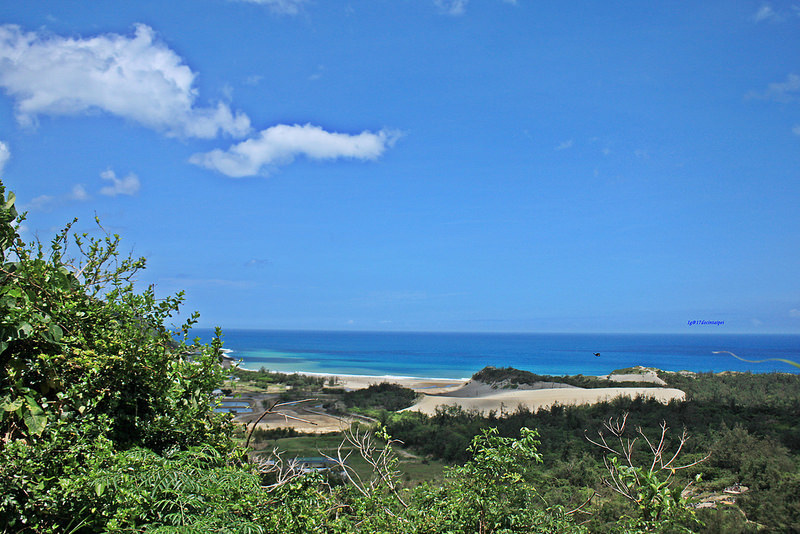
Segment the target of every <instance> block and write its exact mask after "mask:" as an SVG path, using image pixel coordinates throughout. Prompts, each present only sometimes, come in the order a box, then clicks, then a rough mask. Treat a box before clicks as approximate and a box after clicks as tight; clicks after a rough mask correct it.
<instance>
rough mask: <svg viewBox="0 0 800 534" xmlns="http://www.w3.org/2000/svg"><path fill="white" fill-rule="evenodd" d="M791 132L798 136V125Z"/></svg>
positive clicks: (799, 131)
mask: <svg viewBox="0 0 800 534" xmlns="http://www.w3.org/2000/svg"><path fill="white" fill-rule="evenodd" d="M792 132H793V133H794V134H795V135H800V124H796V125H795V127H794V128H792Z"/></svg>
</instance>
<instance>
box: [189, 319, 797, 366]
mask: <svg viewBox="0 0 800 534" xmlns="http://www.w3.org/2000/svg"><path fill="white" fill-rule="evenodd" d="M193 333H194V334H195V335H198V336H200V337H201V338H202V339H203V340H205V341H207V340H209V339H210V338H211V335H212V332H211V330H207V329H195V330H193ZM223 341H224V343H225V345H224V346H225V348H227V349H230V350H232V351H233V352H232V353H231V356H233V357H235V358H237V359H241V360H242V366H243V367H244V368H246V369H260V368H262V367H264V368H266V369H269V370H272V371H280V372H295V371H300V372H308V373H336V374H351V375H378V376H386V375H391V376H414V377H431V378H433V377H438V378H467V377H470V376H471V375H472V374H473V373H475V372H477V371H479V370H481V369H482V368H484V367H486V366H487V365H493V366H495V367H516V368H518V369H524V370H527V371H531V372H533V373H537V374H547V375H565V374H567V375H577V374H584V375H601V374H607V373H609V372H611V371H613V370H614V369H621V368H624V367H633V366H636V365H644V366H647V367H657V368H659V369H664V370H668V371H681V370H688V371H753V372H759V373H760V372H769V371H782V372H793V373H797V372H800V369H797V368H795V367H792V366H790V365H787V364H785V363H781V362H765V363H760V364H756V363H746V362H742V361H739V360H737V359H735V358H733V357H731V356H729V355H727V354H712V351H715V350H727V351H731V352H733V353H735V354H737V355H738V356H741V357H742V358H746V359H749V360H763V359H767V358H784V359H789V360H795V361H800V335H748V334H740V335H729V334H705V335H698V334H463V333H409V332H309V331H273V330H233V329H231V330H225V331H224V337H223ZM595 352H599V353H600V356H599V357H597V356H594V354H593V353H595Z"/></svg>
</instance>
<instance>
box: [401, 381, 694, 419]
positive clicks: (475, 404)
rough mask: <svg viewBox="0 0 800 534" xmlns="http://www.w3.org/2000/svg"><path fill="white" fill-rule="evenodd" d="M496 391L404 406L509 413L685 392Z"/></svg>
mask: <svg viewBox="0 0 800 534" xmlns="http://www.w3.org/2000/svg"><path fill="white" fill-rule="evenodd" d="M495 391H497V392H496V393H491V394H487V395H481V396H477V397H449V396H447V395H424V396H423V398H422V400H420V401H419V402H417V403H416V404H415V405H414V406H411V407H410V408H406V410H408V411H417V412H422V413H425V414H428V415H433V414H435V413H436V407H437V406H443V405H444V406H452V405H457V406H461V407H462V408H464V409H465V410H477V411H479V412H483V413H487V412H489V411H491V410H495V411H497V413H498V415H500V412H501V408H502V411H503V413H510V412H513V411H515V410H516V409H517V407H518V406H520V405H522V406H525V407H527V408H528V409H530V410H533V411H536V410H538V409H539V408H543V407H549V406H552V405H554V404H556V403H557V404H561V405H569V404H594V403H596V402H603V401H607V400H612V399H614V398H617V397H622V396H626V397H631V398H634V397H637V396H642V397H645V398H653V399H655V400H657V401H659V402H664V403H667V402H669V401H671V400H684V399H685V398H686V394H685V393H684V392H683V391H681V390H679V389H673V388H624V387H619V388H597V389H583V388H552V389H528V390H495ZM406 410H404V411H406Z"/></svg>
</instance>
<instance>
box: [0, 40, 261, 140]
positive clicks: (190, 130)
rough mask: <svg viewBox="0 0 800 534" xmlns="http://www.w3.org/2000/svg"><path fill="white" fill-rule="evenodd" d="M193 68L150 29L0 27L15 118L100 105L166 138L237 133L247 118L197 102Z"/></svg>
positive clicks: (2, 76)
mask: <svg viewBox="0 0 800 534" xmlns="http://www.w3.org/2000/svg"><path fill="white" fill-rule="evenodd" d="M195 76H196V75H195V73H193V72H192V70H191V69H190V68H189V67H188V66H186V65H185V64H183V60H182V59H181V57H180V56H178V55H177V54H176V53H175V52H173V51H172V50H170V49H169V48H167V46H165V45H164V44H163V43H160V42H159V41H158V40H157V39H156V36H155V33H154V32H153V30H152V29H151V28H150V27H148V26H146V25H143V24H138V25H136V26H135V31H134V34H133V36H124V35H118V34H104V35H99V36H96V37H91V38H86V39H81V38H67V37H59V36H52V35H47V34H43V33H35V32H23V31H22V30H21V29H20V28H19V27H18V26H15V25H3V26H0V87H3V88H4V89H5V91H6V93H8V94H9V95H10V96H12V97H13V98H14V99H15V100H16V115H17V119H18V120H19V121H20V122H21V123H23V124H32V123H35V121H36V118H37V116H38V115H75V114H79V113H84V112H88V111H93V110H102V111H105V112H108V113H111V114H113V115H118V116H120V117H124V118H127V119H130V120H133V121H136V122H138V123H140V124H143V125H144V126H147V127H148V128H153V129H155V130H158V131H164V132H166V133H167V134H169V135H177V136H189V137H201V138H213V137H215V136H216V135H217V134H218V133H220V132H221V133H227V134H230V135H233V136H237V137H242V136H244V135H246V134H247V133H248V132H249V130H250V119H249V118H248V117H247V116H246V115H245V114H243V113H234V112H233V111H231V109H230V108H229V107H228V106H227V105H226V104H224V103H218V104H217V105H216V106H212V107H198V106H196V105H195V104H196V103H195V100H196V98H197V90H196V89H195V88H194V87H193V84H194V79H195Z"/></svg>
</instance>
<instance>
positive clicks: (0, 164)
mask: <svg viewBox="0 0 800 534" xmlns="http://www.w3.org/2000/svg"><path fill="white" fill-rule="evenodd" d="M10 157H11V151H10V150H9V149H8V145H7V144H5V143H4V142H2V141H0V176H2V175H3V168H5V166H6V163H7V162H8V160H9V158H10Z"/></svg>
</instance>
